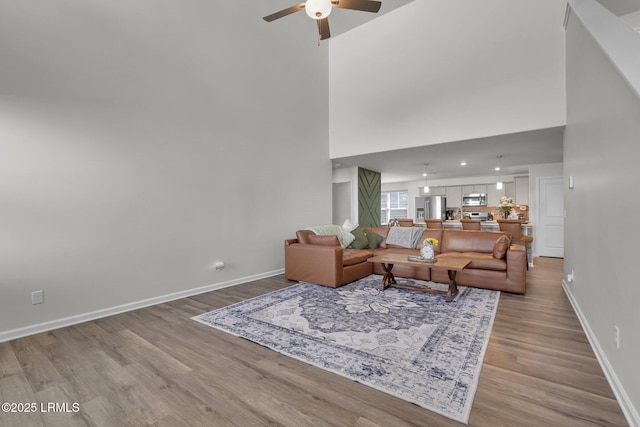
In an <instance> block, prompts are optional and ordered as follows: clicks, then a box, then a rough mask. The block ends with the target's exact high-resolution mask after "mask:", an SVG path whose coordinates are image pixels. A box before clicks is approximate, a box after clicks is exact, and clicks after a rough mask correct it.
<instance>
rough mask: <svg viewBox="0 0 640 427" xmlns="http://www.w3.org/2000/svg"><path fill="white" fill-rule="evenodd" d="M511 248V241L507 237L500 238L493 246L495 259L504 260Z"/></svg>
mask: <svg viewBox="0 0 640 427" xmlns="http://www.w3.org/2000/svg"><path fill="white" fill-rule="evenodd" d="M509 246H511V239H509V238H508V237H507V236H500V237H498V238H497V239H496V243H494V245H493V257H494V258H498V259H502V258H504V256H505V255H506V254H507V250H508V249H509Z"/></svg>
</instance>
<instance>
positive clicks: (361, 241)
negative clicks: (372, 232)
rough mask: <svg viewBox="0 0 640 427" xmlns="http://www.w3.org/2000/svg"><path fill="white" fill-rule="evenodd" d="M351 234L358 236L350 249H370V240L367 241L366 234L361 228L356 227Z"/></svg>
mask: <svg viewBox="0 0 640 427" xmlns="http://www.w3.org/2000/svg"><path fill="white" fill-rule="evenodd" d="M351 234H353V235H354V236H356V239H355V240H354V241H353V242H351V244H350V245H349V247H350V248H353V249H364V248H367V247H369V239H367V235H366V234H364V231H362V230H361V229H360V227H356V228H354V229H353V230H351Z"/></svg>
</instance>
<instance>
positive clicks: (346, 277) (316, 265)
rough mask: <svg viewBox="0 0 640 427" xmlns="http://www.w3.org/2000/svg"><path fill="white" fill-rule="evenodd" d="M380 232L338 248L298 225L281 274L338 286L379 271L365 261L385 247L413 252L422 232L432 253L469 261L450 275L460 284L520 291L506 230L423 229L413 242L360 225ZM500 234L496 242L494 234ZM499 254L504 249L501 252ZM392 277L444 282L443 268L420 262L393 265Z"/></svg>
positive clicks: (516, 257) (520, 274)
mask: <svg viewBox="0 0 640 427" xmlns="http://www.w3.org/2000/svg"><path fill="white" fill-rule="evenodd" d="M364 230H365V232H368V233H370V232H373V233H376V234H377V235H379V236H381V237H383V238H384V239H383V240H382V243H380V245H379V246H378V247H377V248H373V249H349V248H342V246H340V243H339V241H338V238H337V237H336V236H331V235H329V236H319V235H315V234H314V233H313V232H312V231H309V230H299V231H297V232H296V238H295V239H288V240H285V277H286V278H287V279H289V280H296V281H304V282H309V283H316V284H319V285H325V286H331V287H334V288H335V287H339V286H342V285H346V284H347V283H350V282H353V281H355V280H358V279H360V278H362V277H366V276H368V275H370V274H371V273H375V274H384V271H383V269H382V265H380V264H378V263H371V262H367V259H369V258H370V257H372V256H375V255H380V254H382V253H384V252H385V251H389V252H393V253H400V254H406V255H407V256H409V255H419V254H420V247H421V246H422V242H423V241H424V239H426V238H427V237H433V238H435V239H436V240H438V245H437V246H436V247H435V248H434V249H435V252H436V255H437V256H438V257H464V258H468V259H470V260H471V263H470V264H469V266H468V267H467V268H465V269H464V270H463V271H461V272H459V273H458V274H457V276H456V282H457V283H458V284H460V285H463V286H473V287H477V288H486V289H495V290H499V291H506V292H513V293H519V294H524V293H525V291H526V261H527V260H526V250H525V247H524V246H522V245H519V244H511V242H510V236H509V234H508V233H504V232H499V231H475V230H473V231H472V230H448V229H444V230H442V229H435V230H434V229H425V230H424V231H423V232H422V236H421V238H420V240H419V242H420V243H419V244H418V246H417V247H416V248H404V247H399V246H394V245H387V244H386V237H387V234H388V232H389V228H388V227H374V228H365V229H364ZM501 236H506V238H502V239H501V240H500V242H499V243H497V240H498V239H499V238H500V237H501ZM503 254H504V255H503ZM393 273H394V275H395V276H396V277H406V278H413V279H421V280H432V281H435V282H441V283H448V282H449V278H448V276H447V272H446V271H443V270H432V269H429V268H426V267H414V266H411V265H399V264H398V265H395V266H394V268H393Z"/></svg>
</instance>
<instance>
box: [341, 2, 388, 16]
mask: <svg viewBox="0 0 640 427" xmlns="http://www.w3.org/2000/svg"><path fill="white" fill-rule="evenodd" d="M331 5H332V6H333V7H339V8H342V9H353V10H361V11H363V12H373V13H377V12H378V11H379V10H380V6H382V3H381V2H379V1H373V0H333V1H332V2H331Z"/></svg>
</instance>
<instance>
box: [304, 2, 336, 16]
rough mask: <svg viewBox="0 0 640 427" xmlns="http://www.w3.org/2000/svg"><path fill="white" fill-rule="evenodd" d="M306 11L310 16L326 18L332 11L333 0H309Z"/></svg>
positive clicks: (305, 7)
mask: <svg viewBox="0 0 640 427" xmlns="http://www.w3.org/2000/svg"><path fill="white" fill-rule="evenodd" d="M304 11H305V12H307V15H308V16H309V18H312V19H324V18H326V17H327V16H329V14H330V13H331V0H307V2H306V3H305V4H304Z"/></svg>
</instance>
